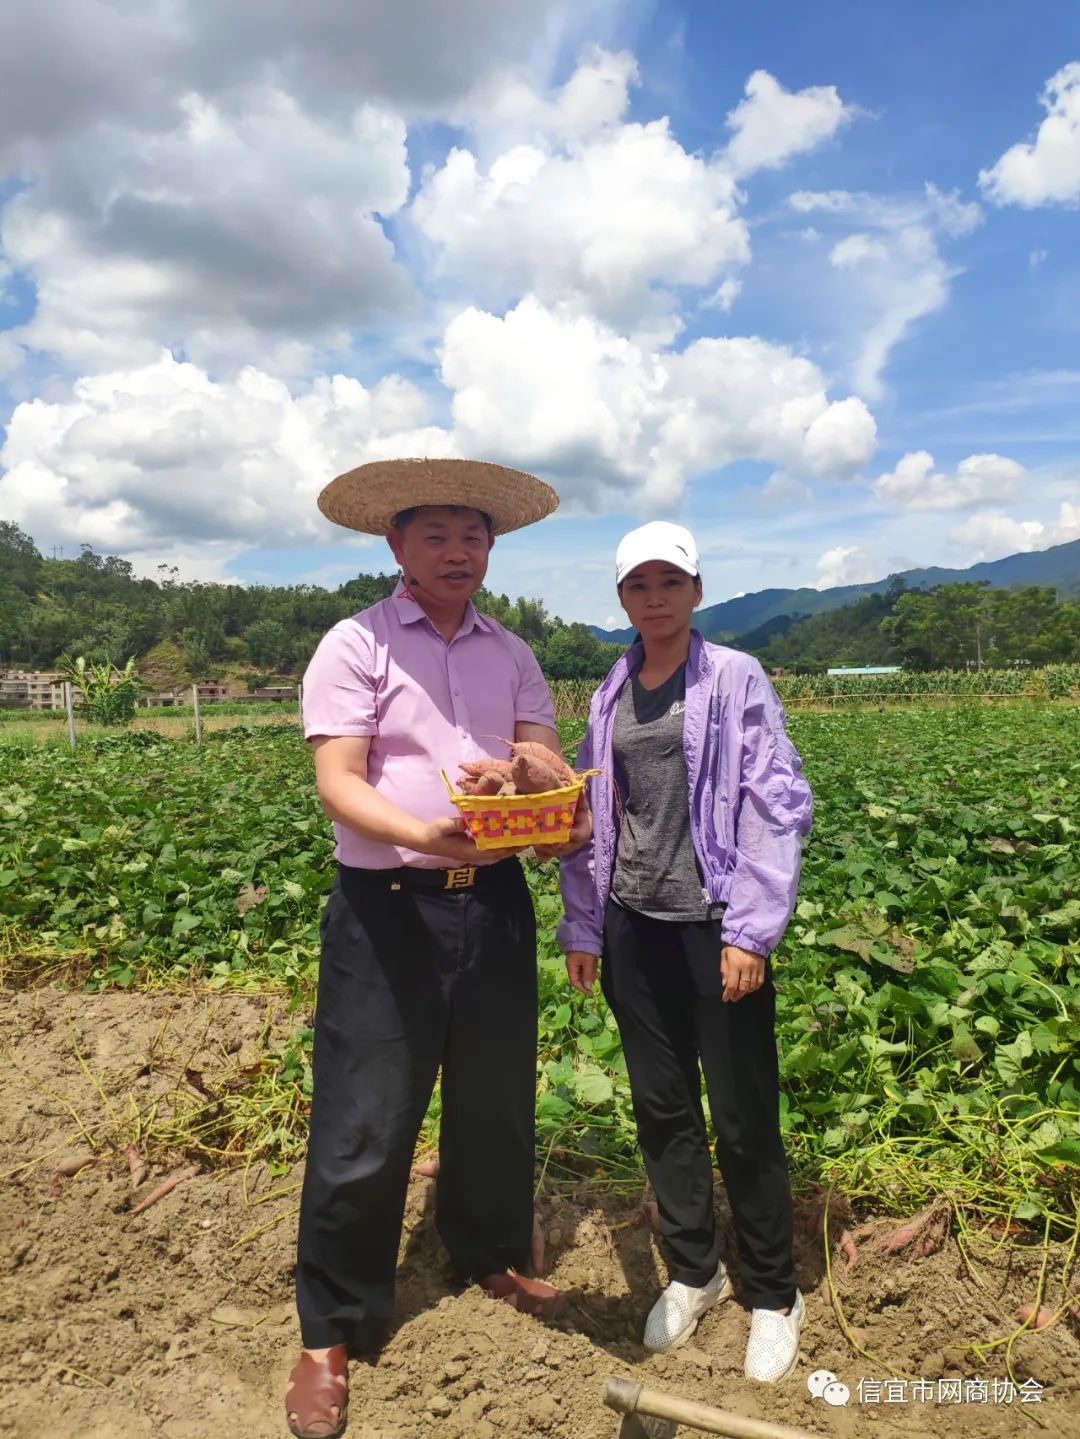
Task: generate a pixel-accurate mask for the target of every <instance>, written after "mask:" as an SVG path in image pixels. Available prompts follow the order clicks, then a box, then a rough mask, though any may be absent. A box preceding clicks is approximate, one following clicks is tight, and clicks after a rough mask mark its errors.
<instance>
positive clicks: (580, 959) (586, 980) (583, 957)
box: [566, 949, 597, 994]
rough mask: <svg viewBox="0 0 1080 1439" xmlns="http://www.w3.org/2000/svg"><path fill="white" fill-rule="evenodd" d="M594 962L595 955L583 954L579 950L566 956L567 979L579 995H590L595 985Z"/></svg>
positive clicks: (574, 950) (573, 950)
mask: <svg viewBox="0 0 1080 1439" xmlns="http://www.w3.org/2000/svg"><path fill="white" fill-rule="evenodd" d="M596 961H597V956H596V955H595V954H585V953H584V951H583V950H580V949H572V950H571V951H570V953H569V954H568V955H567V956H566V974H567V978H568V979H569V980H570V983H571V985H572V986H573V987H574V989H576V990H577V991H578V993H579V994H591V993H592V987H593V985H594V984H595V983H596Z"/></svg>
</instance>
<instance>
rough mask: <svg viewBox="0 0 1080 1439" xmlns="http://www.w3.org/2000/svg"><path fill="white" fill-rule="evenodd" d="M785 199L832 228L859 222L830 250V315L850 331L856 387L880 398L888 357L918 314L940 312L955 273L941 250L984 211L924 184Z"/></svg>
mask: <svg viewBox="0 0 1080 1439" xmlns="http://www.w3.org/2000/svg"><path fill="white" fill-rule="evenodd" d="M789 203H790V205H791V206H792V208H793V209H794V210H795V211H796V212H797V213H799V214H801V215H811V214H812V215H815V216H816V217H818V219H819V222H820V223H822V224H824V225H826V226H827V227H828V228H830V229H836V228H839V227H841V226H849V225H852V224H854V225H857V226H858V228H857V229H855V230H850V231H849V232H848V233H847V234H845V235H843V236H842V238H840V239H839V240H837V241H835V242H834V243H833V245H832V247H831V249H830V251H829V263H830V266H831V268H832V269H833V270H834V271H836V272H838V275H839V276H841V277H842V278H840V279H839V282H838V284H837V288H836V313H837V314H838V315H839V316H840V317H841V318H842V321H843V322H844V323H845V325H846V328H847V330H848V331H849V332H850V335H851V340H850V343H851V345H852V346H853V349H854V355H853V359H852V363H851V376H852V381H853V384H854V387H855V389H856V390H857V391H858V392H859V393H860V394H862V395H865V396H867V398H869V399H871V400H874V399H878V398H880V396H881V394H882V393H883V390H884V374H885V370H886V368H887V366H888V363H889V357H890V355H891V353H892V351H893V350H894V348H895V347H896V346H897V345H898V344H900V343H901V342H902V341H903V340H904V339H905V338H906V336H907V335H908V334H910V332H911V330H912V328H913V327H914V326H915V325H916V324H917V323H918V321H919V320H921V319H924V318H925V317H926V316H927V315H931V314H933V313H934V312H935V311H936V310H940V309H941V308H942V306H943V305H944V304H945V303H946V302H947V300H948V297H949V282H950V281H951V280H952V279H953V278H954V277H955V276H956V275H957V274H959V273H960V272H959V270H958V269H957V268H956V267H955V266H954V265H951V264H950V263H949V262H948V261H947V260H946V259H945V257H944V255H943V254H942V251H941V241H942V238H943V237H944V238H946V239H954V238H956V237H958V236H961V235H964V234H967V233H968V232H970V231H971V230H972V229H974V228H975V226H976V225H978V224H979V223H980V221H981V218H982V211H981V210H980V208H979V206H978V205H977V204H974V203H968V202H965V201H963V200H961V199H960V198H959V196H957V195H956V194H946V193H944V192H943V191H941V190H939V189H938V188H937V186H935V185H927V186H926V188H925V192H924V194H923V195H922V196H921V197H918V198H914V199H910V200H897V199H887V198H881V197H879V196H876V195H867V194H860V193H854V192H851V191H847V190H826V191H812V190H811V191H808V190H800V191H797V192H796V193H795V194H793V195H792V196H790V199H789Z"/></svg>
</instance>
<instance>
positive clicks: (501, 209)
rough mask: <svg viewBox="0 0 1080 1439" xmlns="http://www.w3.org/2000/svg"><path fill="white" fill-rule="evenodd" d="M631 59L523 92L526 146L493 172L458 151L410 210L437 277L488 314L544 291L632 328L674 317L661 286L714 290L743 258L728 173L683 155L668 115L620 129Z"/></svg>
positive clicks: (517, 126)
mask: <svg viewBox="0 0 1080 1439" xmlns="http://www.w3.org/2000/svg"><path fill="white" fill-rule="evenodd" d="M627 58H628V57H618V56H609V55H604V54H600V55H597V56H595V57H593V59H591V60H590V61H588V62H586V63H585V64H584V65H583V66H582V67H579V69H578V71H577V72H576V73H575V75H574V76H573V77H572V78H571V79H570V80H569V81H568V82H567V84H566V85H565V86H564V87H563V88H562V90H561V91H560V92H558V93H557V94H556V95H555V97H554V98H553V99H551V100H547V99H545V98H544V97H543V96H542V95H539V94H537V93H535V92H533V91H530V90H528V89H527V87H518V88H517V89H515V91H514V94H515V95H516V96H517V100H516V103H515V106H514V111H513V115H514V118H513V123H512V127H511V128H512V131H513V133H515V134H516V135H518V136H521V137H524V138H521V139H520V140H519V142H518V143H515V144H513V145H512V146H511V147H510V148H507V149H503V150H500V151H499V152H498V153H496V154H495V155H494V157H493V158H491V159H490V160H489V161H487V162H486V163H485V162H484V161H483V160H482V159H480V158H478V156H477V155H476V154H474V153H473V151H472V150H470V149H467V148H464V147H456V148H454V149H453V150H451V151H450V153H449V155H448V156H447V158H446V161H445V163H444V164H443V165H441V166H440V167H439V168H437V169H435V170H434V171H432V172H431V173H430V174H428V175H427V176H426V178H425V179H424V181H423V183H422V185H421V187H420V190H419V192H418V194H417V196H416V199H415V200H414V202H413V204H412V206H411V207H410V211H409V214H410V218H411V219H412V221H413V222H414V224H415V225H416V226H417V228H418V230H419V231H420V233H421V234H422V235H423V237H424V239H425V240H426V241H427V242H428V244H429V245H430V246H431V247H432V250H433V254H434V272H435V274H436V276H439V277H442V278H444V279H449V280H451V281H453V282H454V283H455V284H456V285H457V286H458V287H459V288H460V289H461V290H463V291H466V292H467V293H468V294H469V296H470V297H471V298H473V299H474V300H475V301H477V302H479V303H482V304H485V305H491V306H501V305H504V304H508V303H512V302H513V301H515V300H517V299H519V298H521V297H522V296H523V295H525V294H534V295H536V296H537V297H538V298H540V299H541V300H543V301H544V302H545V303H549V304H555V303H566V304H571V305H573V306H574V307H575V308H577V309H581V310H586V311H588V312H589V313H592V314H595V315H598V316H599V317H601V318H602V319H604V320H606V321H608V322H609V323H611V324H614V325H617V326H621V327H623V328H628V327H629V328H632V327H634V326H636V325H638V324H640V323H642V322H643V321H647V320H648V319H649V318H650V317H655V316H657V315H658V314H662V313H664V312H666V311H668V310H669V309H670V307H671V304H672V301H671V298H670V295H669V294H668V295H664V294H658V293H657V288H658V287H659V288H660V289H663V288H664V287H674V286H682V285H687V286H696V287H704V286H714V285H716V284H717V282H718V281H719V280H720V278H721V276H722V275H723V273H724V272H725V271H726V270H729V269H731V268H732V267H736V266H740V265H743V264H745V263H746V262H747V260H748V259H749V257H750V243H749V233H748V230H747V226H746V223H745V221H744V220H742V219H741V218H740V217H739V215H738V214H737V205H738V196H737V192H736V188H735V183H734V180H733V178H732V176H731V174H730V173H729V171H728V170H727V169H726V168H725V167H724V166H723V165H722V164H721V163H719V162H717V161H715V160H713V161H710V160H708V159H706V158H704V157H702V156H700V155H694V154H689V153H688V152H687V151H686V150H684V149H683V147H682V146H681V145H680V144H679V142H678V140H677V139H676V138H675V137H674V135H673V134H672V133H671V129H670V126H669V124H668V122H667V120H665V119H658V120H653V121H650V122H649V123H647V124H624V123H620V116H621V114H622V111H623V109H624V108H625V103H626V86H627V85H628V84H629V82H630V79H631V78H632V74H633V71H632V69H631V67H630V65H629V64H628V63H627ZM583 74H587V75H589V76H590V77H591V78H590V80H589V83H588V84H587V85H585V86H584V87H583V89H584V96H585V98H581V96H579V95H578V90H579V88H582V87H579V81H580V77H581V76H582V75H583ZM598 75H604V76H605V77H606V78H605V80H604V83H601V81H600V79H599V78H598ZM568 96H569V97H570V98H568ZM530 102H531V106H530ZM500 103H501V105H502V110H501V111H500V113H505V110H506V102H505V99H504V100H503V101H501V102H500ZM718 293H722V294H724V295H730V296H731V297H732V298H734V295H733V292H732V290H731V289H730V288H729V289H728V290H726V291H724V290H723V285H722V284H721V286H720V291H719V292H718Z"/></svg>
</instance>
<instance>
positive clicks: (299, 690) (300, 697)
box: [296, 680, 304, 729]
mask: <svg viewBox="0 0 1080 1439" xmlns="http://www.w3.org/2000/svg"><path fill="white" fill-rule="evenodd" d="M296 713H297V717H298V718H299V720H300V728H301V729H303V728H304V681H303V680H299V681H298V682H297V685H296Z"/></svg>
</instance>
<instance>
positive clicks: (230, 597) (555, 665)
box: [0, 521, 1080, 689]
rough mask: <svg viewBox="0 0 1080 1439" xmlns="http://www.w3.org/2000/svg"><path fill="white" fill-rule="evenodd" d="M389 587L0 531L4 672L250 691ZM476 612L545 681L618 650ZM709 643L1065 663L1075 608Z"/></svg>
mask: <svg viewBox="0 0 1080 1439" xmlns="http://www.w3.org/2000/svg"><path fill="white" fill-rule="evenodd" d="M396 583H397V576H396V575H392V574H377V575H357V576H356V577H355V578H354V579H351V580H348V581H346V583H345V584H342V585H339V586H338V587H337V589H333V590H331V589H325V588H323V587H322V586H319V585H251V586H245V585H228V584H217V583H200V582H194V581H188V582H182V581H181V580H180V579H179V576H178V574H177V571H176V570H175V569H169V568H168V567H167V566H160V567H159V573H158V577H157V579H145V578H139V577H137V576H136V575H135V573H134V571H133V569H132V566H131V565H130V563H129V562H128V561H127V560H123V559H120V558H119V557H118V556H116V555H99V554H97V553H96V552H95V551H94V550H93V549H92V548H91V547H90V546H89V545H84V546H83V548H82V553H81V554H80V555H79V557H78V558H77V559H47V558H44V557H43V556H42V555H41V554H40V553H39V552H38V549H37V546H36V545H35V544H34V541H33V540H32V539H31V538H30V536H29V535H27V534H25V533H24V532H23V531H22V530H20V529H19V527H18V526H17V525H13V524H10V523H7V522H3V521H0V667H3V668H20V669H43V670H48V669H53V668H55V667H56V665H57V663H58V661H59V659H60V657H61V655H63V654H69V655H83V656H85V657H86V658H87V660H88V661H98V662H100V661H102V660H104V659H106V658H109V659H112V660H113V661H115V662H116V663H118V664H121V665H122V664H123V663H124V662H125V661H126V660H127V658H128V657H129V656H131V655H135V656H136V657H137V659H138V669H139V673H140V675H141V677H142V678H143V680H144V682H145V683H147V684H148V685H149V686H150V687H151V688H153V689H169V688H174V687H178V686H180V685H183V684H188V683H190V682H191V681H192V680H214V679H218V678H223V677H225V676H226V675H228V674H230V673H231V674H236V673H240V672H246V673H247V674H248V677H249V679H250V681H251V682H252V684H255V683H257V682H260V681H261V680H262V679H263V677H269V676H272V675H277V676H298V675H300V674H301V673H302V672H303V670H304V668H305V666H306V665H307V662H308V660H309V659H310V657H311V654H312V652H313V651H314V649H315V646H316V645H317V644H318V642H319V640H320V638H321V637H322V635H323V634H324V633H325V632H326V631H327V630H328V629H329V628H330V626H331V625H333V624H336V623H337V621H338V620H340V619H344V618H345V617H346V616H348V615H351V614H355V613H356V611H357V610H361V609H364V608H365V607H366V606H368V605H371V604H374V603H375V601H376V600H379V599H382V598H384V597H385V596H386V595H388V594H390V593H391V591H392V590H393V588H394V585H395V584H396ZM476 605H477V608H478V609H480V610H481V611H482V612H483V613H485V614H489V615H491V616H492V617H493V618H495V619H497V620H498V621H499V622H500V623H501V624H504V625H505V626H506V627H507V629H510V630H513V631H514V633H515V634H518V635H520V636H521V637H522V639H524V640H526V641H527V642H528V643H529V644H530V645H531V646H532V648H533V650H534V651H535V652H536V655H537V658H538V659H539V661H540V665H541V668H542V669H543V671H544V673H545V674H546V675H547V677H548V678H549V679H584V680H594V679H600V678H602V677H603V676H604V675H605V674H606V673H607V671H608V670H609V669H610V667H611V665H612V663H613V662H614V659H615V658H616V656H617V655H618V654H619V653H621V647H620V646H617V645H612V644H606V643H604V642H603V641H601V640H598V639H597V638H596V637H595V636H594V635H593V634H592V633H591V632H590V630H589V628H588V627H587V626H586V625H583V624H578V623H575V624H567V623H565V622H564V621H563V620H562V619H560V618H559V617H558V616H557V615H556V616H552V615H549V613H548V611H547V609H546V608H545V606H544V605H543V603H542V602H541V601H540V600H535V599H524V598H518V599H516V600H511V599H510V598H509V596H507V595H496V594H493V593H491V592H490V591H488V590H480V591H479V592H478V594H477V595H476ZM709 638H714V639H719V640H724V641H725V642H727V643H730V644H734V645H735V646H736V647H738V648H739V649H744V650H748V651H749V652H750V653H751V654H753V655H755V656H756V657H757V658H758V659H760V660H761V661H762V662H763V663H764V664H765V665H766V667H767V668H769V669H773V670H786V671H811V672H812V671H818V670H824V669H826V668H828V667H830V666H836V665H869V664H900V665H903V666H904V668H905V669H915V670H939V669H964V668H967V667H970V666H974V665H983V666H986V665H989V666H1001V665H1021V664H1030V665H1033V666H1035V665H1045V664H1054V663H1059V662H1063V663H1067V662H1070V661H1080V603H1077V601H1076V600H1063V599H1059V598H1058V596H1057V594H1056V592H1055V591H1054V589H1053V588H1051V587H1047V586H1036V585H1032V586H1028V587H1026V588H1023V589H1015V590H1006V589H993V588H990V587H989V586H988V585H987V584H986V583H985V582H984V583H965V584H950V585H940V586H938V588H936V589H933V590H918V589H907V588H906V587H905V585H904V583H903V581H902V580H901V579H896V580H894V581H893V583H892V584H891V585H890V586H889V588H888V589H887V590H886V591H885V592H884V593H882V594H872V595H865V596H863V597H861V598H860V599H858V600H856V601H854V603H852V604H849V605H845V606H844V607H843V608H842V609H837V610H830V611H828V612H825V613H822V614H816V615H811V616H808V617H800V616H798V615H795V616H791V615H783V616H778V617H777V618H775V619H772V620H769V621H768V622H767V623H765V624H764V625H761V626H759V627H758V628H757V629H755V630H752V631H750V632H749V633H746V634H743V635H736V636H732V635H715V636H714V635H710V636H709Z"/></svg>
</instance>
